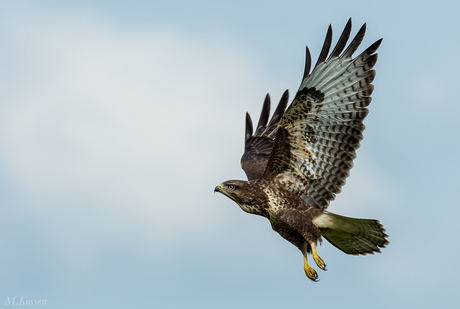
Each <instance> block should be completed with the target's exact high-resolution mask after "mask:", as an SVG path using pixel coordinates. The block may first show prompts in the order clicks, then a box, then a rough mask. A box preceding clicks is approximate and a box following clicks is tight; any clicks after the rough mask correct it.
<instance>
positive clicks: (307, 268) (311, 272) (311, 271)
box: [303, 255, 319, 282]
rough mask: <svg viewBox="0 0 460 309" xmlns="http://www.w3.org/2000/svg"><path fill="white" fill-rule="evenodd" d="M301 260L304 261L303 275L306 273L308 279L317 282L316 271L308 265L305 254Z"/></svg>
mask: <svg viewBox="0 0 460 309" xmlns="http://www.w3.org/2000/svg"><path fill="white" fill-rule="evenodd" d="M303 261H304V265H303V269H304V271H305V275H307V277H308V279H310V280H311V281H313V282H318V281H319V279H318V274H317V273H316V270H314V269H313V268H311V267H310V265H308V262H307V257H306V256H305V255H304V256H303Z"/></svg>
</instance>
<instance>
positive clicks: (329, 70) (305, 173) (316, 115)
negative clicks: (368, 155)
mask: <svg viewBox="0 0 460 309" xmlns="http://www.w3.org/2000/svg"><path fill="white" fill-rule="evenodd" d="M350 30H351V20H349V21H348V23H347V25H346V26H345V29H344V31H343V33H342V35H341V37H340V38H339V40H338V42H337V45H336V47H335V48H334V50H333V51H332V53H331V54H330V56H329V57H328V58H327V55H328V53H329V48H330V45H331V44H330V41H331V38H332V30H331V28H330V27H329V29H328V32H327V35H326V40H325V43H324V46H323V49H322V51H321V54H320V57H319V60H318V63H317V64H316V66H315V67H314V69H313V71H312V73H311V74H309V68H310V62H311V57H310V55H309V51H308V48H307V57H306V65H305V69H306V71H305V72H304V78H303V80H302V83H301V85H300V88H299V90H298V92H297V94H296V96H295V98H294V100H293V102H292V104H291V105H290V106H289V108H288V109H287V111H286V112H285V114H284V116H283V118H282V119H281V121H280V123H279V126H278V130H277V135H276V139H275V144H274V146H273V151H272V153H271V155H270V158H269V161H268V164H267V169H266V171H265V174H264V176H265V175H266V176H267V177H274V178H275V179H276V180H277V181H278V182H279V183H281V184H282V185H283V186H284V187H285V188H286V189H288V190H291V191H294V192H298V193H299V194H300V195H301V196H302V198H303V199H304V200H305V201H306V202H307V203H309V204H310V205H312V206H315V207H318V208H322V209H325V208H327V206H328V205H329V202H330V201H331V200H333V199H334V198H335V195H336V194H337V193H339V192H340V190H341V187H342V186H343V185H344V184H345V179H346V178H347V177H348V175H349V171H350V169H351V167H352V165H353V159H354V158H355V157H356V152H355V151H356V149H357V148H358V147H359V143H360V141H361V140H362V138H363V135H362V132H363V130H364V128H365V127H364V125H363V123H362V122H363V119H364V118H365V117H366V116H367V114H368V110H367V108H366V107H367V106H368V105H369V104H370V102H371V98H370V95H371V93H372V91H373V89H374V87H373V85H372V84H371V82H372V81H373V79H374V77H375V71H374V70H373V69H372V68H373V66H374V64H375V62H376V61H377V54H375V51H376V50H377V48H378V47H379V45H380V43H381V39H380V40H378V41H377V42H375V43H374V44H372V45H371V46H370V47H369V48H367V49H366V50H365V51H364V52H362V53H361V54H360V55H359V56H357V57H356V58H353V59H352V54H353V53H354V52H355V51H356V49H357V48H358V46H359V45H360V43H361V41H362V39H363V37H364V33H365V30H366V25H365V24H364V25H363V26H362V27H361V29H360V30H359V31H358V33H357V35H356V36H355V37H354V39H353V40H352V41H351V43H350V44H349V45H348V47H347V48H346V49H345V51H343V49H344V48H345V46H346V42H347V40H348V38H349V35H350ZM342 51H343V52H342ZM326 58H327V60H326Z"/></svg>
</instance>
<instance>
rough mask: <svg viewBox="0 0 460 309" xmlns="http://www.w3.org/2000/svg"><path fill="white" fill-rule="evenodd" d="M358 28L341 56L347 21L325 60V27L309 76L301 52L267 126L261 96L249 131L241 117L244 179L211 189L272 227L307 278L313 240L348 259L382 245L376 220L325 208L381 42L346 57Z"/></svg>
mask: <svg viewBox="0 0 460 309" xmlns="http://www.w3.org/2000/svg"><path fill="white" fill-rule="evenodd" d="M365 30H366V24H364V25H363V26H362V27H361V29H360V30H359V31H358V33H357V34H356V36H355V37H354V39H353V40H352V41H351V43H350V44H349V45H348V47H347V48H346V49H345V51H343V49H344V48H345V46H346V44H347V41H348V38H349V36H350V31H351V19H350V20H348V23H347V24H346V26H345V29H344V31H343V33H342V35H341V36H340V38H339V40H338V42H337V45H336V46H335V48H334V50H333V51H332V53H331V54H330V55H329V57H328V54H329V49H330V46H331V39H332V29H331V26H329V28H328V31H327V35H326V39H325V42H324V45H323V48H322V50H321V53H320V56H319V58H318V61H317V63H316V65H315V67H314V69H313V71H312V72H311V74H310V73H309V72H310V65H311V58H310V52H309V50H308V47H307V52H306V54H307V55H306V63H305V72H304V76H303V79H302V83H301V84H300V88H299V90H298V92H297V93H296V95H295V97H294V100H293V101H292V103H291V105H290V106H289V108H288V109H287V110H286V112H285V109H286V106H287V103H288V92H287V91H286V92H285V93H284V94H283V96H282V98H281V100H280V103H279V104H278V107H277V108H276V111H275V112H274V114H273V116H272V118H271V120H270V122H268V118H269V114H270V97H269V96H268V95H267V97H266V98H265V102H264V105H263V108H262V113H261V115H260V119H259V122H258V125H257V128H256V130H255V134H253V127H252V121H251V117H250V116H249V114H246V135H245V151H244V154H243V157H242V159H241V166H242V168H243V170H244V171H245V173H246V175H247V177H248V181H242V180H229V181H226V182H223V183H222V184H220V185H218V186H217V187H216V188H215V189H214V192H220V193H222V194H224V195H225V196H227V197H229V198H230V199H232V200H233V201H235V202H236V203H237V204H238V205H239V206H240V208H241V209H242V210H244V211H245V212H248V213H252V214H256V215H260V216H264V217H266V218H268V220H270V223H271V225H272V228H273V230H275V231H276V232H278V233H279V234H280V235H281V236H282V237H283V238H285V239H286V240H288V241H289V242H291V243H292V244H293V245H294V246H296V247H297V248H299V250H300V251H301V252H302V254H303V257H304V270H305V274H306V275H307V277H308V278H309V279H311V280H313V281H317V279H318V275H317V273H316V271H315V270H314V269H313V268H311V267H310V266H309V265H308V262H307V253H311V254H312V255H313V259H314V260H315V262H316V265H318V267H319V268H321V269H323V270H326V264H325V263H324V261H323V260H322V259H321V258H320V257H319V256H318V254H317V253H316V244H317V243H318V242H321V236H322V237H324V238H326V239H327V240H328V241H329V242H330V243H331V244H332V245H334V246H335V247H337V248H338V249H340V250H342V251H343V252H345V253H347V254H354V255H358V254H367V253H371V254H372V253H374V252H380V249H379V248H383V247H385V245H386V244H388V241H387V240H386V237H388V236H387V235H386V234H385V229H384V228H383V226H382V225H381V224H380V223H379V221H377V220H369V219H355V218H348V217H344V216H339V215H336V214H333V213H330V212H328V211H326V208H327V207H328V205H329V202H330V201H331V200H333V199H334V198H335V195H336V194H338V193H339V192H340V190H341V188H342V186H343V185H344V184H345V179H346V178H347V177H348V175H349V171H350V169H351V167H352V165H353V159H354V158H355V157H356V149H358V147H359V142H360V141H361V140H362V138H363V135H362V132H363V131H364V125H363V120H364V118H365V117H366V115H367V113H368V109H367V108H366V107H367V106H368V105H369V103H370V102H371V97H370V95H371V93H372V91H373V89H374V86H373V85H372V84H371V83H372V81H373V79H374V77H375V71H374V70H373V69H372V68H373V67H374V64H375V63H376V61H377V54H376V53H375V52H376V50H377V48H378V47H379V45H380V43H381V41H382V39H380V40H378V41H377V42H375V43H374V44H372V45H371V46H369V48H367V49H366V50H365V51H364V52H362V53H361V54H360V55H359V56H357V57H355V58H352V55H353V53H354V52H355V51H356V49H357V48H358V46H359V45H360V44H361V41H362V39H363V37H364V33H365ZM342 51H343V52H342ZM267 123H268V124H267Z"/></svg>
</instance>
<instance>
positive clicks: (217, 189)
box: [214, 185, 222, 193]
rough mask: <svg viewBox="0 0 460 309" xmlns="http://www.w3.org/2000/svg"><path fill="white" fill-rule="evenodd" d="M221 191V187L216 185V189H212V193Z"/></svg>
mask: <svg viewBox="0 0 460 309" xmlns="http://www.w3.org/2000/svg"><path fill="white" fill-rule="evenodd" d="M221 190H222V185H218V186H217V187H215V188H214V193H216V192H220V191H221Z"/></svg>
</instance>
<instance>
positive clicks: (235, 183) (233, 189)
mask: <svg viewBox="0 0 460 309" xmlns="http://www.w3.org/2000/svg"><path fill="white" fill-rule="evenodd" d="M247 191H248V182H247V181H242V180H227V181H225V182H223V183H221V184H220V185H218V186H217V187H215V188H214V192H219V193H222V194H223V195H225V196H227V197H228V198H230V199H231V200H233V201H235V202H236V203H238V204H240V203H245V202H248V201H246V200H247V199H248V198H250V195H249V194H247V193H248V192H247Z"/></svg>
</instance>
